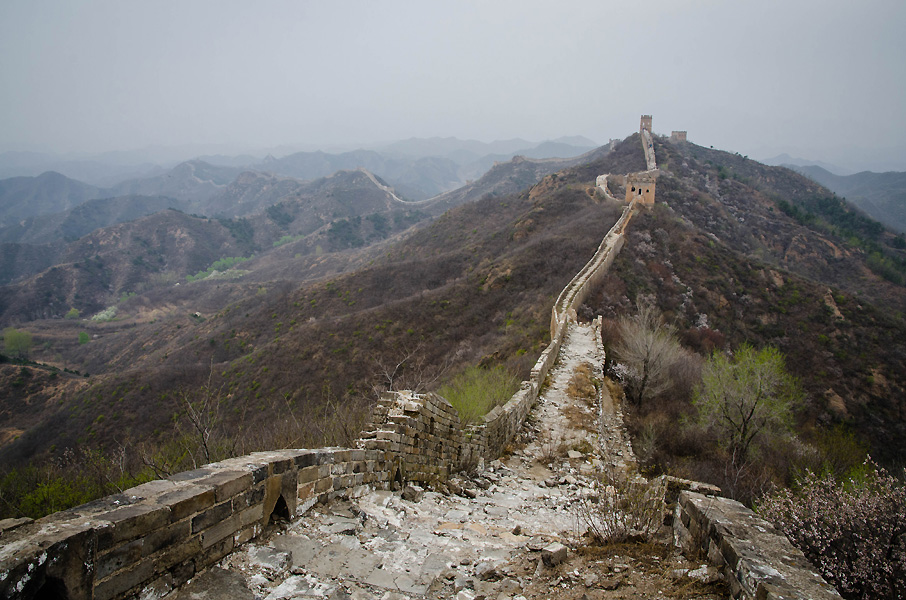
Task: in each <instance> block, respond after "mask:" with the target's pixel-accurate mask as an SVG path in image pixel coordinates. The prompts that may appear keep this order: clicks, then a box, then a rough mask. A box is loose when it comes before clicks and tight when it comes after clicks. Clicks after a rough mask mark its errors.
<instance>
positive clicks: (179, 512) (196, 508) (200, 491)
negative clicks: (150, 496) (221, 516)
mask: <svg viewBox="0 0 906 600" xmlns="http://www.w3.org/2000/svg"><path fill="white" fill-rule="evenodd" d="M214 502H215V495H214V488H211V487H208V486H199V485H188V486H185V487H181V488H179V489H175V490H173V491H171V492H165V493H164V494H161V495H160V496H158V497H157V503H158V504H160V505H163V506H169V507H170V520H171V521H181V520H183V519H184V518H186V517H188V516H190V515H193V514H195V513H197V512H201V511H203V510H205V509H207V508H210V507H212V506H214Z"/></svg>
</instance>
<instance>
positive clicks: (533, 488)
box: [171, 324, 724, 600]
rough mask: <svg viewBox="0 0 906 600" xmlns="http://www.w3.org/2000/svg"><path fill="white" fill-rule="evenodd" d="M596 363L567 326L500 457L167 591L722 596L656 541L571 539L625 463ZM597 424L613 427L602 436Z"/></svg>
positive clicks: (261, 544)
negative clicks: (599, 477)
mask: <svg viewBox="0 0 906 600" xmlns="http://www.w3.org/2000/svg"><path fill="white" fill-rule="evenodd" d="M602 361H603V356H602V355H601V350H600V347H599V345H598V344H597V343H596V342H595V334H594V330H593V328H592V327H591V326H583V325H575V324H573V325H571V326H570V329H569V333H568V337H567V341H566V343H565V344H564V345H563V348H562V349H561V352H560V358H559V360H558V363H557V365H556V366H555V368H554V369H553V371H552V373H551V376H550V379H549V385H548V386H547V388H546V390H545V391H544V393H543V394H542V398H541V399H540V401H539V403H538V405H536V407H535V409H534V410H533V412H532V415H531V416H530V418H529V421H528V422H527V423H526V426H525V427H524V429H523V431H522V433H520V435H519V439H517V440H516V442H515V443H514V445H513V446H514V448H513V451H512V452H511V453H510V454H508V455H507V456H506V457H504V459H503V460H499V461H494V462H493V463H491V464H490V465H486V466H485V468H481V469H479V470H478V471H476V472H475V473H473V474H472V475H470V476H469V477H461V478H457V479H453V480H452V481H451V482H449V485H448V487H447V489H446V490H443V491H423V490H421V489H420V488H415V487H409V488H407V489H404V490H403V492H402V493H400V492H388V491H373V492H370V493H368V494H366V495H365V496H363V497H360V498H357V499H355V500H352V501H335V502H332V503H330V504H329V505H327V506H321V507H315V508H314V509H312V510H311V511H310V512H309V513H307V514H306V515H304V516H302V517H300V518H299V519H297V520H296V521H295V522H293V523H292V524H291V525H289V526H288V527H287V528H285V529H284V530H283V531H279V532H276V533H274V534H272V535H271V536H270V537H269V538H265V539H262V540H260V541H258V542H257V543H254V544H249V545H247V546H245V547H243V548H242V549H241V550H239V551H237V552H235V553H233V554H232V555H230V556H229V557H227V558H226V559H224V561H223V562H222V563H221V565H220V566H218V567H216V568H214V569H211V570H209V571H207V572H205V573H203V574H201V575H199V576H198V577H196V578H195V580H193V581H192V582H191V583H189V584H188V585H186V586H185V587H183V588H182V589H181V590H180V591H178V592H176V593H174V594H171V600H189V599H193V600H194V599H205V598H210V599H212V600H213V599H214V598H217V599H226V598H236V599H252V598H265V599H267V600H280V599H290V598H331V599H335V600H339V599H343V598H351V599H356V600H372V599H382V600H406V599H416V598H419V599H420V598H441V599H448V598H456V599H457V600H474V599H477V598H482V597H484V598H487V599H495V600H497V599H514V600H518V599H520V598H525V599H529V598H576V599H579V598H651V597H658V596H659V595H662V594H667V593H671V594H673V595H672V597H674V598H676V597H680V598H686V597H688V598H692V597H697V598H720V597H724V596H721V595H714V594H710V593H709V594H705V595H701V594H700V593H699V592H707V591H708V590H707V589H700V588H701V586H700V584H697V583H693V582H692V581H690V580H689V579H688V578H686V577H679V578H674V575H675V573H674V571H675V570H676V569H681V568H686V569H691V568H695V567H698V566H699V565H698V564H685V563H682V561H681V560H680V559H678V558H675V557H673V555H672V549H671V548H670V547H669V546H667V545H653V544H629V545H625V546H619V547H611V548H610V549H609V550H607V551H604V550H601V549H598V550H592V549H588V546H587V544H586V543H585V542H583V541H582V534H583V525H582V524H581V523H580V520H579V519H578V518H577V514H578V513H577V510H576V502H577V501H578V500H579V499H580V498H582V497H583V496H585V497H587V496H588V495H590V494H591V493H592V488H593V477H594V474H595V473H596V472H598V471H600V469H601V468H602V467H610V466H617V467H618V468H627V467H630V466H632V465H631V463H632V461H631V460H630V458H631V451H629V447H628V442H627V440H626V438H625V434H623V430H622V427H618V426H617V425H619V424H620V422H621V417H620V416H619V414H618V412H617V411H616V409H615V404H616V403H615V402H614V401H613V399H612V398H611V397H610V395H609V393H608V392H607V388H606V386H604V393H603V398H602V399H601V401H599V402H598V401H596V397H597V394H596V388H595V386H594V382H595V381H597V382H600V381H601V380H602V375H601V363H602ZM599 387H600V386H599ZM601 425H603V426H604V427H608V428H613V429H605V430H604V431H606V432H607V433H605V434H604V435H602V436H600V439H599V435H598V431H599V427H600V426H601ZM599 442H600V443H599ZM601 448H603V449H604V453H602V451H601ZM556 544H563V545H564V546H565V547H562V546H557V545H556ZM563 550H565V551H566V553H565V560H562V559H563V556H561V555H560V554H561V552H562V551H563ZM543 557H544V558H547V559H548V560H547V563H549V564H546V561H545V559H544V558H543ZM687 592H688V594H694V595H688V594H687ZM662 597H663V596H662Z"/></svg>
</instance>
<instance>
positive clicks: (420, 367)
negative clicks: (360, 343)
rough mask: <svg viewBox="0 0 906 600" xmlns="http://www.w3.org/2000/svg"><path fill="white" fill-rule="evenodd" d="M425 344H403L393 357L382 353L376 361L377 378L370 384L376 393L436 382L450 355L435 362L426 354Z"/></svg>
mask: <svg viewBox="0 0 906 600" xmlns="http://www.w3.org/2000/svg"><path fill="white" fill-rule="evenodd" d="M425 354H426V353H425V347H424V344H423V343H419V344H418V345H416V346H415V347H404V348H400V349H399V350H398V351H397V352H396V353H395V354H394V355H392V357H390V356H388V355H384V356H381V357H380V358H378V359H377V360H376V361H375V372H374V379H375V382H374V383H373V384H372V386H371V388H372V391H373V392H374V393H375V395H380V394H381V393H383V392H386V391H394V390H411V391H413V392H423V391H426V390H428V389H430V388H431V387H432V386H434V385H435V384H436V383H437V382H438V381H440V379H441V378H442V377H443V376H444V375H445V374H446V372H447V370H448V369H449V367H450V362H451V361H450V359H447V360H445V361H444V362H443V364H441V365H435V364H432V363H430V362H429V361H428V358H427V357H426V356H425Z"/></svg>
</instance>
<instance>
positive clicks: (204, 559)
mask: <svg viewBox="0 0 906 600" xmlns="http://www.w3.org/2000/svg"><path fill="white" fill-rule="evenodd" d="M233 547H234V546H233V536H228V537H225V538H223V539H222V540H220V541H219V542H217V543H216V544H214V545H213V546H211V547H210V548H208V549H207V550H203V551H202V552H201V554H199V555H198V556H197V557H196V558H195V570H196V571H199V570H201V569H202V568H204V567H207V566H210V565H213V564H214V563H216V562H217V561H219V560H220V559H221V558H223V557H224V556H226V555H227V554H229V553H230V552H232V551H233Z"/></svg>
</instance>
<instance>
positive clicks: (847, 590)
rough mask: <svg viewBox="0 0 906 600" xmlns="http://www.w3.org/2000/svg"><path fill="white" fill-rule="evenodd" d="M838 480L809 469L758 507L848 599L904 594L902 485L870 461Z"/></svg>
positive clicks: (905, 507) (905, 500)
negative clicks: (854, 474)
mask: <svg viewBox="0 0 906 600" xmlns="http://www.w3.org/2000/svg"><path fill="white" fill-rule="evenodd" d="M866 467H867V468H866V470H865V471H864V472H863V473H862V474H861V475H860V476H858V477H854V478H850V479H849V480H847V481H845V482H843V483H842V484H841V483H839V482H837V481H836V480H835V479H834V478H833V476H832V475H829V474H828V475H825V476H819V475H816V474H814V473H811V472H808V473H806V475H805V477H804V478H803V479H802V480H801V481H800V482H799V485H798V486H797V488H796V489H795V490H789V489H783V490H780V491H779V492H777V493H775V494H773V495H771V496H769V497H767V498H766V499H765V500H764V501H763V502H762V503H761V504H760V505H759V507H758V512H760V513H761V514H762V515H763V516H764V517H765V518H766V519H768V520H769V521H771V522H773V523H774V525H775V526H776V527H777V528H778V529H780V530H781V531H783V533H784V534H786V536H787V537H788V538H789V539H790V541H791V542H792V543H793V544H794V545H795V546H796V547H798V548H799V549H800V550H802V551H803V552H804V553H805V555H806V557H808V559H809V560H810V561H812V564H814V565H815V566H816V567H817V568H818V569H819V570H820V571H821V574H822V575H823V576H824V577H825V579H827V580H828V581H829V582H831V583H833V584H834V585H835V586H836V587H837V590H838V591H839V592H840V593H841V594H842V595H843V596H844V597H845V598H851V599H856V598H858V599H868V598H903V597H904V596H906V486H904V484H903V482H902V481H900V480H898V479H897V478H895V477H893V476H891V475H890V474H888V473H887V472H886V471H884V470H883V469H878V468H877V467H876V466H875V465H873V464H871V463H866Z"/></svg>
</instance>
